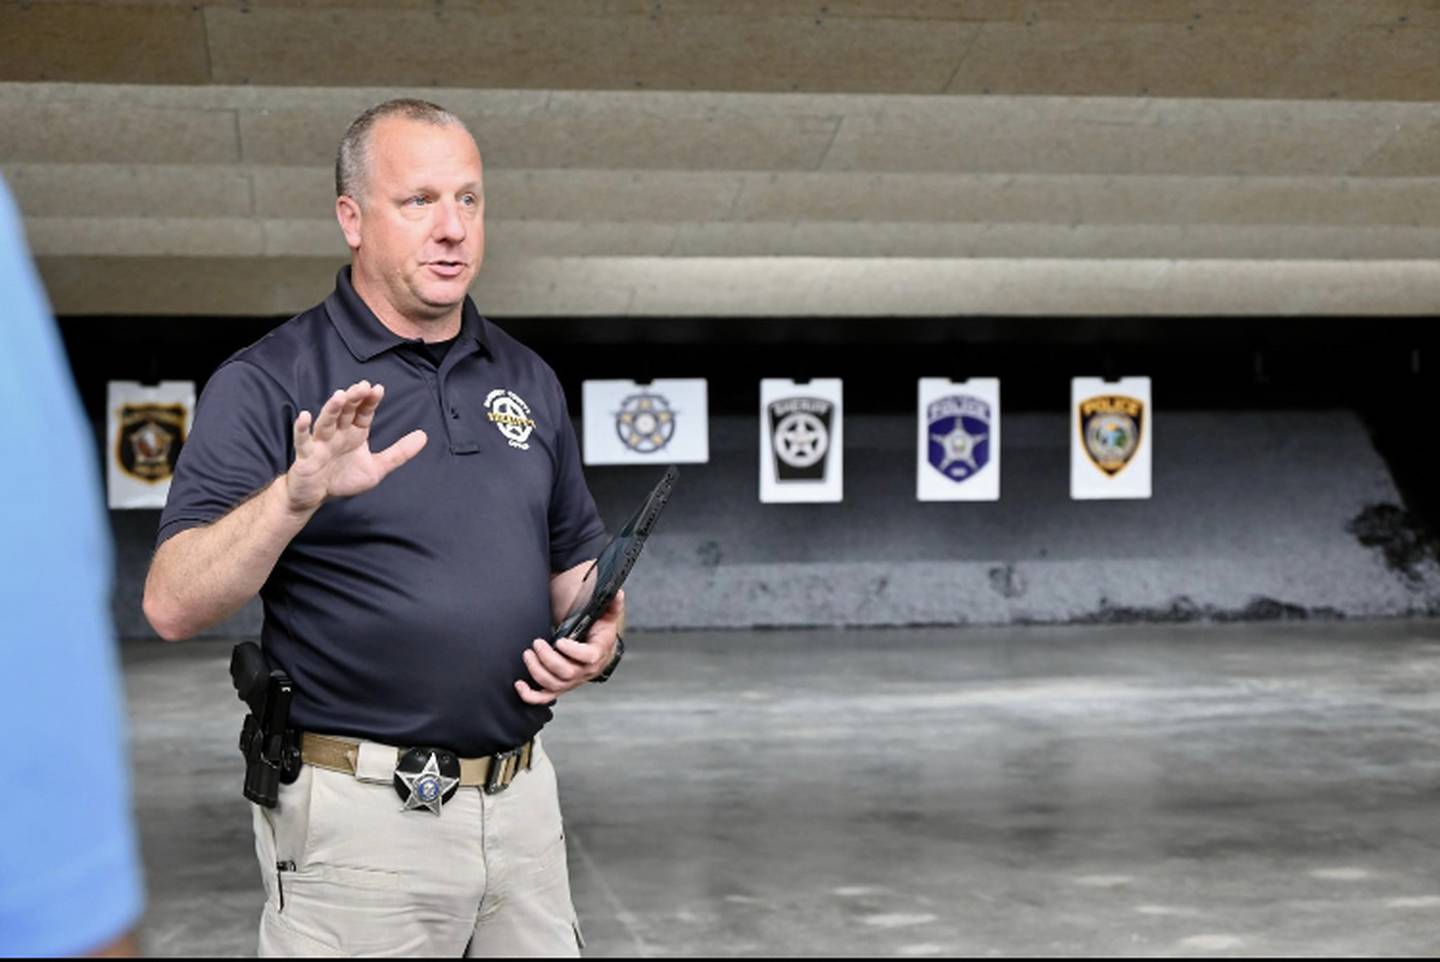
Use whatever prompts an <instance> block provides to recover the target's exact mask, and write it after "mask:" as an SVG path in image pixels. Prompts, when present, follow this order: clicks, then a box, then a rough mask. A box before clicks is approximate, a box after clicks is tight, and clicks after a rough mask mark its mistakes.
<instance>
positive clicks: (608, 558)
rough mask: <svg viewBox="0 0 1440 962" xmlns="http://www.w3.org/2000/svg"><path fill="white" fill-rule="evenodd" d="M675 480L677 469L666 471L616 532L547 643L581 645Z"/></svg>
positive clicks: (632, 560)
mask: <svg viewBox="0 0 1440 962" xmlns="http://www.w3.org/2000/svg"><path fill="white" fill-rule="evenodd" d="M679 476H680V470H679V469H678V468H676V467H674V466H671V467H669V468H667V469H666V470H665V475H664V476H663V477H662V478H661V479H660V483H659V484H657V485H655V489H654V490H653V491H651V492H650V494H649V496H648V497H646V498H645V500H644V501H643V502H641V504H640V507H639V508H638V509H637V510H636V512H635V513H634V514H632V515H631V516H630V520H629V521H627V522H625V526H624V527H623V528H621V529H620V532H619V533H618V534H616V535H615V537H613V538H611V539H610V543H609V544H607V545H606V546H605V548H604V550H602V551H601V552H600V555H599V557H597V558H596V559H595V562H594V563H593V564H592V565H590V568H589V570H587V571H586V572H585V579H584V580H583V581H581V582H580V590H579V591H577V592H575V600H574V601H573V602H571V604H570V610H569V611H568V612H566V614H565V617H564V618H562V619H560V624H558V625H556V626H555V631H554V632H553V633H552V634H551V635H550V640H551V641H559V640H560V639H561V638H578V639H580V640H582V641H583V640H584V639H585V633H586V632H587V631H589V630H590V626H591V625H592V624H593V623H594V622H595V619H596V618H599V617H600V615H601V614H603V613H604V611H605V609H606V608H607V607H609V605H610V602H611V601H612V600H613V599H614V598H615V593H616V592H618V591H619V590H620V586H621V585H623V584H624V583H625V579H626V577H628V576H629V574H630V569H631V568H633V567H635V559H636V558H639V557H640V549H641V548H643V547H645V539H646V538H648V537H650V532H651V530H652V529H654V527H655V519H656V518H658V517H660V512H661V510H662V509H663V508H664V507H665V503H666V502H667V501H669V500H670V491H671V489H673V488H674V487H675V479H676V478H678V477H679Z"/></svg>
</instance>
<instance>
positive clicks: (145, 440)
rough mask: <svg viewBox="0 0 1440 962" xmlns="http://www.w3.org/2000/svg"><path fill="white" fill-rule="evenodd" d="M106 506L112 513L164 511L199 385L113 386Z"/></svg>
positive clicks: (108, 398)
mask: <svg viewBox="0 0 1440 962" xmlns="http://www.w3.org/2000/svg"><path fill="white" fill-rule="evenodd" d="M106 410H107V416H106V422H107V432H106V437H107V438H108V441H109V443H108V445H107V446H108V448H109V453H108V456H107V457H106V459H105V460H106V470H105V489H106V500H107V501H108V502H109V505H110V507H112V508H163V507H165V498H166V497H167V496H168V495H169V493H170V478H171V476H172V475H173V474H174V473H175V462H176V461H177V460H178V459H179V457H180V448H181V447H182V446H183V445H184V444H185V437H186V435H187V434H189V432H190V421H191V418H192V416H193V414H194V410H195V382H194V381H162V382H161V383H160V384H158V385H155V386H151V387H147V386H145V385H143V384H141V383H140V382H139V381H110V382H109V384H108V385H107V389H106Z"/></svg>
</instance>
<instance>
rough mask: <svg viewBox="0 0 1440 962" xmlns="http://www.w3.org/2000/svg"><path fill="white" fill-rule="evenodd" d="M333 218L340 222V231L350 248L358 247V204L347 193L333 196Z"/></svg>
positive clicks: (355, 248) (357, 248) (356, 248)
mask: <svg viewBox="0 0 1440 962" xmlns="http://www.w3.org/2000/svg"><path fill="white" fill-rule="evenodd" d="M335 219H336V220H338V221H339V222H340V233H342V234H344V235H345V243H346V244H348V245H350V249H351V250H359V248H360V204H359V203H358V202H357V201H356V200H355V198H353V197H351V196H349V195H348V194H341V195H340V196H339V197H337V198H335Z"/></svg>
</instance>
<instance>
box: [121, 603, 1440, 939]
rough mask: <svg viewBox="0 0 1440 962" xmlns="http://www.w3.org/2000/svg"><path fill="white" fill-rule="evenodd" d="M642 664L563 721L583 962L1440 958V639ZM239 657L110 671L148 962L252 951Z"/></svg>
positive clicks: (1187, 634)
mask: <svg viewBox="0 0 1440 962" xmlns="http://www.w3.org/2000/svg"><path fill="white" fill-rule="evenodd" d="M627 642H628V644H629V653H628V654H627V657H626V662H625V665H624V667H623V668H622V669H621V672H620V673H619V675H617V677H616V680H615V682H614V683H612V684H610V685H607V686H604V687H598V686H596V687H592V688H590V689H589V690H587V691H584V692H583V693H581V694H579V695H575V696H571V697H569V698H567V699H566V700H565V702H564V703H563V705H562V710H561V712H560V713H559V715H558V716H557V719H556V721H555V723H554V724H552V725H551V727H550V728H549V729H548V730H547V731H546V745H547V748H548V749H549V751H550V753H551V755H552V756H553V757H554V759H555V763H556V767H557V768H558V770H559V772H560V780H561V794H562V800H563V803H564V807H565V812H566V819H567V829H568V836H569V839H570V843H571V853H570V854H571V873H572V876H573V879H574V889H575V899H576V905H577V908H578V909H579V912H580V917H581V922H582V925H583V926H584V929H585V935H586V939H587V942H588V950H587V954H589V955H592V956H606V955H762V954H780V955H871V954H874V955H912V956H923V955H967V954H973V955H1032V954H1033V955H1041V956H1045V955H1126V956H1133V955H1347V956H1349V955H1433V954H1435V953H1436V952H1437V950H1440V867H1437V866H1440V859H1437V855H1440V804H1437V803H1440V791H1437V787H1440V711H1437V709H1440V622H1368V623H1355V622H1331V623H1323V624H1320V623H1290V624H1267V625H1226V626H1215V625H1184V626H1158V627H1157V626H1127V627H1099V628H1083V629H1073V628H1033V629H1003V630H979V629H970V630H960V631H954V630H936V629H926V630H898V631H889V630H887V631H881V630H865V631H860V630H851V631H816V632H795V631H787V632H771V633H763V632H733V633H731V632H727V633H703V632H697V633H684V634H669V635H662V634H656V633H651V634H644V633H636V634H635V635H634V636H633V637H632V638H627ZM228 655H229V645H228V644H222V643H214V642H197V643H191V644H189V645H180V646H166V645H163V644H162V643H158V642H134V643H129V644H127V645H126V646H125V649H124V656H125V668H126V680H127V686H128V689H129V694H130V700H131V714H132V724H133V729H132V739H133V742H134V754H135V768H136V803H137V808H138V811H139V818H140V825H141V831H142V835H143V846H144V853H145V858H146V868H147V874H148V878H149V885H150V909H149V913H148V915H147V917H146V920H145V923H144V926H143V928H142V938H143V940H144V947H145V949H146V950H147V951H148V952H150V953H152V954H155V955H172V956H173V955H192V954H193V955H245V954H251V953H253V951H254V933H255V927H256V922H257V919H258V914H259V910H260V904H261V900H262V895H261V888H260V878H259V873H258V869H257V867H256V865H255V862H254V856H253V852H252V848H251V835H250V821H249V815H248V812H247V803H245V802H244V801H243V799H242V798H241V797H240V781H241V768H240V758H239V754H238V752H237V751H236V750H235V747H234V746H235V737H236V731H237V729H238V723H239V719H240V716H241V714H242V712H241V707H240V703H239V702H238V701H237V700H235V698H234V695H233V694H232V692H231V690H230V687H229V680H228V676H227V673H226V663H227V659H228Z"/></svg>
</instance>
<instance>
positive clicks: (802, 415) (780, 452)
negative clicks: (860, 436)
mask: <svg viewBox="0 0 1440 962" xmlns="http://www.w3.org/2000/svg"><path fill="white" fill-rule="evenodd" d="M842 409H843V390H842V385H841V382H840V380H839V379H838V378H826V379H818V380H813V381H804V382H797V381H789V380H784V379H781V378H766V379H764V380H762V381H761V382H760V500H761V501H763V502H767V503H768V502H807V501H813V502H827V501H840V500H843V498H844V467H845V462H844V442H843V437H844V417H843V410H842Z"/></svg>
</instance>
